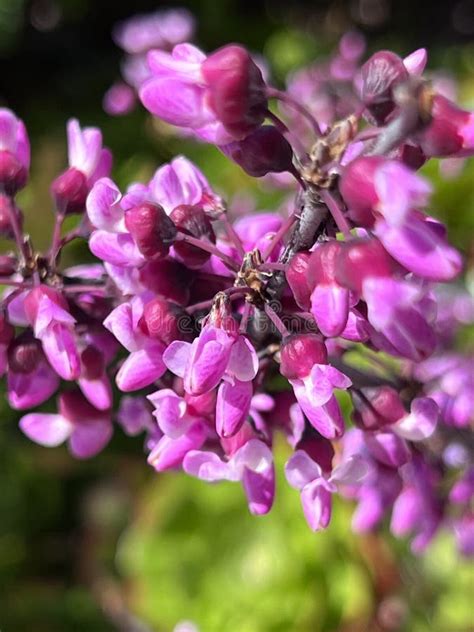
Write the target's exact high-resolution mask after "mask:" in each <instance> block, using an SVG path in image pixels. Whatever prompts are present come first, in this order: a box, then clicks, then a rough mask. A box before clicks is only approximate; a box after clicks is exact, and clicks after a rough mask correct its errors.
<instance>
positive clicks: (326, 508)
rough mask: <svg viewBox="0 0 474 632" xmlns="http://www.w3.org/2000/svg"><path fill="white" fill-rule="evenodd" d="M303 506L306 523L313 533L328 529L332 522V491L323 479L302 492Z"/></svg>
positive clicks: (310, 484)
mask: <svg viewBox="0 0 474 632" xmlns="http://www.w3.org/2000/svg"><path fill="white" fill-rule="evenodd" d="M301 504H302V506H303V513H304V516H305V518H306V521H307V523H308V525H309V526H310V528H311V529H312V530H313V531H320V530H321V529H326V527H327V526H328V525H329V522H330V521H331V512H332V499H331V491H330V490H329V489H328V488H327V484H326V481H325V480H324V479H323V478H319V479H316V480H314V481H312V482H311V483H309V484H308V485H306V487H305V488H304V489H303V490H302V492H301Z"/></svg>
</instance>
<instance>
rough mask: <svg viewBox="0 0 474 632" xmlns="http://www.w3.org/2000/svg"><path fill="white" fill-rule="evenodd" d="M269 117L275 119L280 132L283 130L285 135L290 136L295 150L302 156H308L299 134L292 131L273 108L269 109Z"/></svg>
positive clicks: (274, 121)
mask: <svg viewBox="0 0 474 632" xmlns="http://www.w3.org/2000/svg"><path fill="white" fill-rule="evenodd" d="M267 118H269V119H270V120H271V121H273V123H274V125H275V127H276V128H277V130H278V131H279V132H281V133H282V134H283V135H284V136H285V135H286V136H288V137H289V139H290V145H292V146H293V148H294V150H296V152H297V153H298V155H299V156H300V157H302V156H307V152H306V147H305V146H304V144H303V143H302V142H301V140H300V139H299V138H298V136H297V135H296V134H295V133H294V132H292V131H291V130H290V129H289V128H288V127H287V126H286V125H285V123H283V121H282V120H281V119H280V118H279V117H278V116H277V115H276V114H275V113H274V112H272V111H271V110H267Z"/></svg>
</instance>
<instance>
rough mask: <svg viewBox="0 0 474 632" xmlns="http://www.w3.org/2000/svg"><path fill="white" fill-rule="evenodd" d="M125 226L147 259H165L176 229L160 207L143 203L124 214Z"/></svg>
mask: <svg viewBox="0 0 474 632" xmlns="http://www.w3.org/2000/svg"><path fill="white" fill-rule="evenodd" d="M125 225H126V227H127V229H128V230H129V231H130V234H131V235H132V237H133V238H134V240H135V242H136V244H137V246H138V249H139V250H140V252H141V253H142V255H143V256H144V257H146V258H147V259H152V258H153V259H162V258H164V257H166V255H167V254H168V252H169V249H170V246H171V244H172V243H173V240H174V238H175V237H176V227H175V225H174V224H173V222H172V221H171V219H170V218H169V217H168V215H166V213H165V211H164V209H163V207H162V206H159V205H158V204H151V203H149V202H144V203H143V204H140V205H139V206H135V207H133V208H131V209H129V210H128V211H127V212H126V213H125Z"/></svg>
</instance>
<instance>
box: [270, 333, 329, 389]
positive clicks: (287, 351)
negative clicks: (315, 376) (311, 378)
mask: <svg viewBox="0 0 474 632" xmlns="http://www.w3.org/2000/svg"><path fill="white" fill-rule="evenodd" d="M280 358H281V365H280V373H281V374H282V375H284V376H285V377H286V378H288V379H289V380H296V379H303V378H305V377H307V376H308V375H309V374H310V373H311V369H312V368H313V366H314V365H315V364H327V361H328V354H327V350H326V345H325V344H324V342H323V341H322V339H321V338H320V337H319V336H317V335H316V334H294V335H292V336H288V338H285V340H284V341H283V344H282V346H281V351H280Z"/></svg>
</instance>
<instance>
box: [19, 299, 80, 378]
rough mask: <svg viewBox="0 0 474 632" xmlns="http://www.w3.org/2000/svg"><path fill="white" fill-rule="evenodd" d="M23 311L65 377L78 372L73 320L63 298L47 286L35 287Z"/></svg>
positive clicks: (26, 300)
mask: <svg viewBox="0 0 474 632" xmlns="http://www.w3.org/2000/svg"><path fill="white" fill-rule="evenodd" d="M25 311H26V315H27V318H28V321H29V323H30V324H31V326H32V327H33V331H34V334H35V337H36V338H38V339H39V340H41V344H42V347H43V350H44V353H45V355H46V357H47V358H48V360H49V362H50V364H51V366H52V367H53V368H54V370H55V371H56V373H57V374H58V375H59V376H60V377H62V378H63V379H64V380H75V379H77V378H78V377H79V374H80V370H81V369H80V359H79V353H78V350H77V344H76V340H75V336H74V324H75V322H76V320H75V319H74V318H73V316H71V314H70V313H69V311H68V306H67V303H66V301H65V299H64V297H63V296H62V295H61V294H60V293H59V292H57V291H54V290H52V289H51V288H49V287H47V286H38V287H36V288H35V289H34V290H32V291H31V292H30V293H29V294H28V295H27V297H26V299H25Z"/></svg>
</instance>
